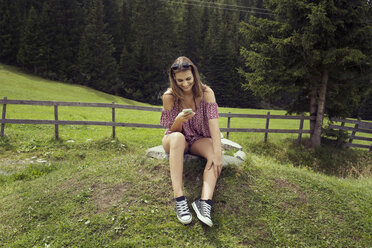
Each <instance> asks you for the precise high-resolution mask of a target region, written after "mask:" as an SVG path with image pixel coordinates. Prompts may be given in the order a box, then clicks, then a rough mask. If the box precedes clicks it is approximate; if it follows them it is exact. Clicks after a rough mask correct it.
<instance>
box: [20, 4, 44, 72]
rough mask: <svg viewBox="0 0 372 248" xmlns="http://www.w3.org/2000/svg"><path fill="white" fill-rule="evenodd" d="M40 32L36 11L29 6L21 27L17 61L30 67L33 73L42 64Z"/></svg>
mask: <svg viewBox="0 0 372 248" xmlns="http://www.w3.org/2000/svg"><path fill="white" fill-rule="evenodd" d="M41 33H42V30H41V27H40V22H39V18H38V13H37V12H36V10H35V8H34V7H31V9H30V11H29V15H28V18H27V21H26V24H25V27H24V29H23V34H22V37H21V45H20V49H19V52H18V55H17V61H18V63H20V64H21V65H22V66H23V67H25V68H27V69H32V70H33V72H34V73H38V68H39V66H40V65H41V64H42V56H41V54H42V51H41V47H42V44H41V41H40V36H41Z"/></svg>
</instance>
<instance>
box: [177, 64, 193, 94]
mask: <svg viewBox="0 0 372 248" xmlns="http://www.w3.org/2000/svg"><path fill="white" fill-rule="evenodd" d="M174 78H175V80H176V83H177V85H178V87H180V88H181V89H182V91H183V92H185V93H186V92H191V91H192V86H194V76H193V75H192V72H191V70H187V71H179V72H175V73H174Z"/></svg>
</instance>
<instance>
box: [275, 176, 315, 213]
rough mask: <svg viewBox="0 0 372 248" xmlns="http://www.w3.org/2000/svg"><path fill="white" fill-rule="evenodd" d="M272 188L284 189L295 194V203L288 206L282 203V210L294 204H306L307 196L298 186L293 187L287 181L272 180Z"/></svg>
mask: <svg viewBox="0 0 372 248" xmlns="http://www.w3.org/2000/svg"><path fill="white" fill-rule="evenodd" d="M274 186H275V187H276V188H279V189H280V188H286V189H288V190H290V191H292V192H293V193H295V194H297V198H296V199H295V200H296V201H295V202H292V203H291V204H288V203H284V202H283V204H282V205H283V207H284V208H287V207H288V205H296V204H303V203H306V202H307V201H308V195H307V194H306V193H305V192H303V191H302V190H301V189H300V188H299V187H298V186H296V185H294V184H293V183H291V182H289V181H287V180H283V179H275V180H274Z"/></svg>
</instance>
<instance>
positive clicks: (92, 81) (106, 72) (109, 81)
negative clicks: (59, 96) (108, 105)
mask: <svg viewBox="0 0 372 248" xmlns="http://www.w3.org/2000/svg"><path fill="white" fill-rule="evenodd" d="M105 30H106V25H105V23H104V22H103V4H102V0H93V5H92V7H91V9H90V13H89V18H88V23H87V25H86V27H85V30H84V33H83V35H82V38H81V42H80V49H79V54H78V66H79V71H80V74H81V80H82V82H83V83H84V84H87V85H88V86H91V87H93V88H95V89H98V90H102V91H106V92H112V91H113V86H114V85H115V84H116V80H117V63H116V60H115V58H114V57H113V56H112V55H113V53H114V50H115V48H114V46H113V44H112V37H111V36H110V35H109V34H107V33H106V32H105Z"/></svg>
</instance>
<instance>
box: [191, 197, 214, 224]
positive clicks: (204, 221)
mask: <svg viewBox="0 0 372 248" xmlns="http://www.w3.org/2000/svg"><path fill="white" fill-rule="evenodd" d="M191 205H192V208H193V209H194V211H195V213H196V216H197V217H198V219H199V220H200V221H201V222H203V223H204V224H206V225H207V226H209V227H212V226H213V222H212V221H211V220H210V219H209V218H206V217H204V216H203V215H201V213H200V212H199V209H198V207H197V206H196V204H195V202H193V203H192V204H191Z"/></svg>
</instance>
